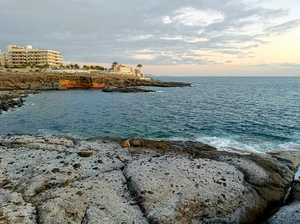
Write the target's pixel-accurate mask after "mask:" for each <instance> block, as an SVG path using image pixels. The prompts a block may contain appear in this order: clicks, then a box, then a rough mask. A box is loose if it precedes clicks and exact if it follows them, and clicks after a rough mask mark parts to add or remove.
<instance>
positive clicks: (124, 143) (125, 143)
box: [122, 140, 130, 148]
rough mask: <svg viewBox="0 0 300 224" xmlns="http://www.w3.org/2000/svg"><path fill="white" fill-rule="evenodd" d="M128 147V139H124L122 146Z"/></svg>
mask: <svg viewBox="0 0 300 224" xmlns="http://www.w3.org/2000/svg"><path fill="white" fill-rule="evenodd" d="M129 147H130V142H129V140H126V141H124V142H122V148H129Z"/></svg>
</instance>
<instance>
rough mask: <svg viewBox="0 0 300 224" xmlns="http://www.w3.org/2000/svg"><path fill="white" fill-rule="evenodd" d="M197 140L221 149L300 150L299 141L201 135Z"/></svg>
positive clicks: (239, 150)
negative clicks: (248, 139)
mask: <svg viewBox="0 0 300 224" xmlns="http://www.w3.org/2000/svg"><path fill="white" fill-rule="evenodd" d="M197 141H200V142H203V143H206V144H209V145H211V146H214V147H216V148H217V149H218V150H220V151H235V152H245V153H247V152H254V153H266V152H269V151H294V150H300V144H299V142H285V143H278V142H260V143H257V142H254V141H253V142H243V141H239V140H236V139H234V138H232V137H208V136H204V137H200V138H197Z"/></svg>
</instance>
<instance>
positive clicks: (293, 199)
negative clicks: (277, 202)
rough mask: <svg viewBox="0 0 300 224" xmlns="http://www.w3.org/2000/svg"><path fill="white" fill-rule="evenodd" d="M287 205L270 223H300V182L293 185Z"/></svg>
mask: <svg viewBox="0 0 300 224" xmlns="http://www.w3.org/2000/svg"><path fill="white" fill-rule="evenodd" d="M286 203H287V204H286V205H285V206H283V207H281V208H280V210H279V211H278V212H277V213H276V214H274V215H273V216H272V217H271V218H270V219H269V220H268V223H270V224H294V223H300V182H299V180H297V181H295V182H294V183H293V185H292V187H291V190H290V194H289V197H288V199H287V201H286Z"/></svg>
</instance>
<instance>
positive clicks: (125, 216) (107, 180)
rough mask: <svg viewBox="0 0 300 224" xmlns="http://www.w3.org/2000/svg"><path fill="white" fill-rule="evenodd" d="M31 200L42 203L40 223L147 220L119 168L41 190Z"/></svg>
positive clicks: (140, 221)
mask: <svg viewBox="0 0 300 224" xmlns="http://www.w3.org/2000/svg"><path fill="white" fill-rule="evenodd" d="M48 198H50V199H49V200H47V199H48ZM52 198H54V199H52ZM34 201H35V202H36V203H42V204H41V205H40V206H39V207H38V211H39V216H40V218H39V221H40V222H41V223H53V222H57V223H68V222H71V223H89V224H90V223H133V222H135V223H147V222H146V220H145V218H144V217H143V214H142V212H141V211H140V209H139V207H138V206H137V203H136V202H135V201H134V199H133V198H132V197H131V195H130V194H129V193H128V190H127V184H126V179H125V178H124V176H123V174H122V172H121V171H112V172H109V173H104V174H100V175H98V176H96V177H92V178H87V179H85V180H84V181H76V182H74V183H72V184H70V185H69V186H67V187H65V188H56V189H53V190H51V191H47V192H43V193H41V194H40V195H38V196H37V197H35V198H34ZM43 201H45V202H43Z"/></svg>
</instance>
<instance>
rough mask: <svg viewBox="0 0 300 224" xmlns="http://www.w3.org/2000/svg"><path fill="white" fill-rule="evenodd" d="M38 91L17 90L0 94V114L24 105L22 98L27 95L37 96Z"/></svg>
mask: <svg viewBox="0 0 300 224" xmlns="http://www.w3.org/2000/svg"><path fill="white" fill-rule="evenodd" d="M37 93H39V92H38V91H31V90H18V91H4V92H0V114H1V113H2V112H3V111H8V110H9V109H11V108H16V107H21V106H23V104H24V98H26V97H27V96H28V94H37Z"/></svg>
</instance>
